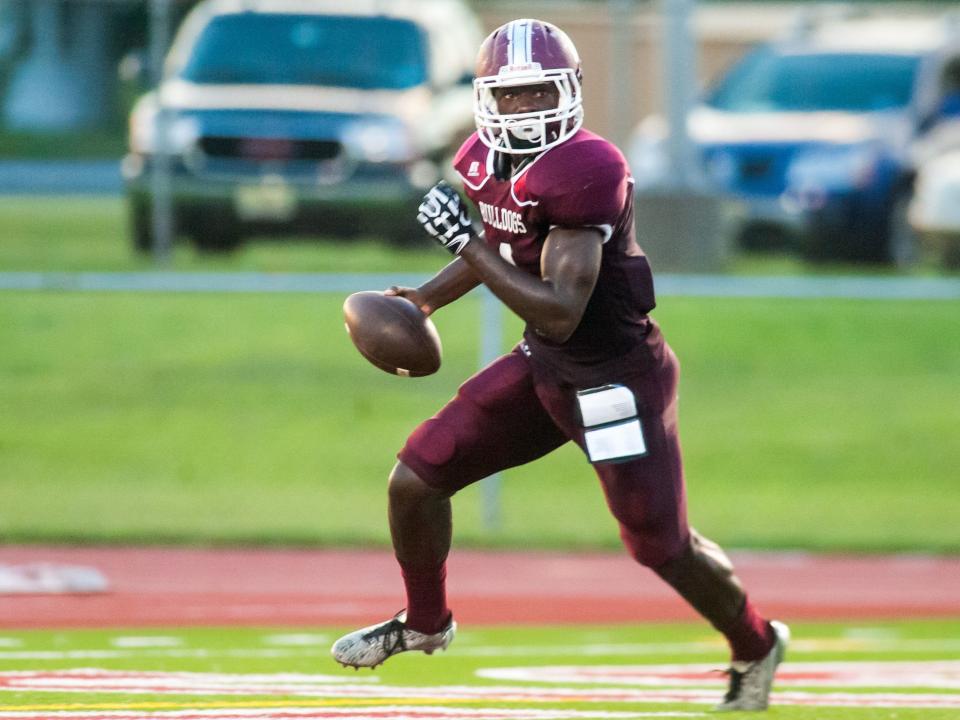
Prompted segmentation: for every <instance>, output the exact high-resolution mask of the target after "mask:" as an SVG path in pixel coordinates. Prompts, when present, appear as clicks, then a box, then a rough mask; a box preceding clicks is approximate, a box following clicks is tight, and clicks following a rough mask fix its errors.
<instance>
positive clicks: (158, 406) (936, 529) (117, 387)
mask: <svg viewBox="0 0 960 720" xmlns="http://www.w3.org/2000/svg"><path fill="white" fill-rule="evenodd" d="M341 302H342V298H340V297H338V296H327V295H283V296H276V295H242V296H229V295H164V294H97V293H86V294H83V293H28V292H22V293H5V294H4V295H3V296H2V302H0V347H3V348H4V352H3V353H2V354H0V377H2V378H3V381H2V382H0V405H2V407H3V408H4V412H3V413H2V414H0V456H2V462H0V467H2V471H0V472H2V477H0V493H2V503H0V539H2V540H4V541H7V542H9V541H24V540H30V541H47V540H50V541H112V542H119V541H127V542H128V541H148V542H163V541H186V542H238V541H239V542H284V543H309V544H314V543H321V544H338V543H344V542H347V543H378V544H385V543H386V542H387V536H386V527H385V523H384V521H383V516H384V503H385V498H384V483H385V477H386V475H387V472H388V471H389V469H390V467H391V465H392V462H393V453H394V451H395V449H396V448H397V447H399V445H400V444H401V443H402V441H403V439H404V438H405V436H406V434H407V432H408V431H409V429H410V428H411V427H412V425H413V424H414V423H415V422H416V421H418V420H419V419H421V418H424V417H427V416H429V415H430V414H431V413H432V412H434V411H435V409H436V408H438V407H439V406H440V404H442V402H444V401H445V400H446V398H447V397H448V396H449V395H450V394H451V393H452V392H453V391H454V390H455V389H456V386H457V384H458V383H459V382H460V381H461V380H462V379H463V378H464V377H466V376H467V375H468V374H469V373H470V372H471V371H472V370H473V369H474V368H476V366H477V355H478V351H477V347H476V334H475V331H474V325H475V321H476V319H477V317H478V315H479V308H478V303H476V302H475V301H473V300H467V301H464V302H463V303H462V304H459V305H457V306H454V307H452V308H450V309H448V310H445V311H443V312H441V313H440V314H438V315H437V316H436V319H437V324H438V327H439V329H440V332H441V334H442V336H443V338H444V342H445V348H446V349H445V353H446V354H445V363H444V367H443V368H442V369H441V371H440V373H438V374H437V375H436V376H433V377H429V378H423V379H417V380H407V379H401V378H396V377H392V376H389V375H386V374H384V373H381V372H379V371H377V370H375V369H373V368H372V367H370V366H369V365H367V364H366V363H365V362H363V361H362V360H361V358H360V357H359V355H357V354H356V352H355V351H354V350H353V348H352V347H351V346H350V344H349V342H348V340H347V338H346V335H345V333H344V332H343V328H342V322H341V314H340V304H341ZM957 309H958V308H957V304H956V303H945V302H942V303H938V302H909V303H903V302H880V301H876V302H866V301H845V302H835V301H825V300H776V301H773V300H769V301H751V300H733V299H727V300H720V299H692V298H669V299H667V300H665V301H664V302H663V303H662V306H661V307H660V308H659V309H658V310H657V312H656V317H657V318H658V319H659V321H660V322H661V324H662V325H663V327H664V329H665V332H666V334H667V337H668V338H670V341H671V342H672V344H673V345H674V347H675V348H676V349H677V351H678V354H679V355H680V357H681V360H682V363H683V367H684V376H683V380H682V386H681V405H682V410H681V418H682V423H683V432H684V448H685V453H686V461H687V471H688V480H689V485H690V491H691V516H692V519H693V522H694V524H696V525H697V526H698V527H700V529H701V530H703V531H704V532H706V533H708V534H711V535H714V536H716V537H718V538H722V539H723V541H724V543H725V544H726V545H728V546H740V547H805V548H811V549H813V548H821V549H859V550H891V549H923V550H935V551H956V550H957V549H958V548H960V545H958V539H957V534H956V518H957V517H960V494H958V493H957V492H956V474H955V468H956V467H958V466H960V445H958V443H956V441H955V440H956V428H957V427H958V426H960V404H958V403H957V402H956V401H955V398H957V397H960V343H958V342H957V338H956V332H955V331H951V330H950V328H954V329H955V328H956V327H957V326H956V316H957ZM507 335H508V336H509V337H510V338H511V339H516V337H518V335H519V327H518V326H517V324H516V323H510V324H509V329H508V332H507ZM505 346H507V345H506V344H505ZM530 507H539V508H541V512H538V513H533V514H531V513H530V512H529V511H528V508H530ZM456 508H457V541H458V542H460V543H465V544H487V545H511V544H522V545H536V546H548V547H550V546H552V547H561V546H572V547H576V546H580V547H602V546H607V547H614V546H616V545H617V543H618V541H617V538H616V532H615V528H614V525H613V522H612V520H611V519H610V518H609V516H608V514H607V512H606V509H605V508H604V506H603V501H602V498H601V495H600V493H599V491H598V488H597V487H596V482H595V480H594V479H593V478H592V474H591V472H590V469H589V467H588V466H587V465H586V463H585V462H584V461H583V459H582V458H581V457H580V455H579V454H578V453H577V452H576V451H574V450H572V449H569V448H566V449H563V450H561V451H559V452H558V453H556V454H555V455H553V456H551V457H549V458H546V459H544V460H542V461H540V462H538V463H535V464H533V465H530V466H527V467H524V468H521V469H518V470H516V471H511V472H509V473H507V474H506V476H505V479H504V482H503V492H502V524H501V527H500V528H499V529H498V530H496V531H493V532H487V531H485V530H484V528H483V526H482V523H481V503H480V492H479V491H478V490H477V489H475V488H474V489H469V490H467V491H465V493H464V494H463V495H462V496H461V497H459V498H458V499H457V502H456ZM745 515H749V522H744V516H745Z"/></svg>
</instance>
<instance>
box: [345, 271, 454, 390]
mask: <svg viewBox="0 0 960 720" xmlns="http://www.w3.org/2000/svg"><path fill="white" fill-rule="evenodd" d="M343 318H344V323H345V324H346V326H347V333H348V334H349V335H350V339H351V340H352V341H353V344H354V346H356V348H357V350H359V351H360V354H361V355H363V357H365V358H366V359H367V360H369V361H370V362H371V363H372V364H373V365H375V366H376V367H378V368H380V369H381V370H384V371H386V372H388V373H392V374H394V375H401V376H403V377H423V376H424V375H431V374H433V373H435V372H436V371H437V370H438V369H439V368H440V359H441V356H442V347H441V345H440V335H439V334H438V333H437V328H436V326H435V325H434V324H433V321H432V320H430V318H428V317H427V316H426V315H424V314H423V311H422V310H420V308H418V307H417V306H416V305H415V304H414V303H412V302H411V301H410V300H407V299H406V298H404V297H400V296H399V295H384V294H383V293H382V292H377V291H375V290H364V291H363V292H357V293H353V294H352V295H350V296H349V297H348V298H347V299H346V301H345V302H344V303H343Z"/></svg>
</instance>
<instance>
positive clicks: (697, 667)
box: [0, 621, 960, 720]
mask: <svg viewBox="0 0 960 720" xmlns="http://www.w3.org/2000/svg"><path fill="white" fill-rule="evenodd" d="M341 630H342V628H341V629H336V628H316V629H304V628H297V629H286V630H285V629H278V628H270V629H194V630H167V629H163V630H158V629H146V630H145V629H140V630H113V631H50V632H40V631H32V632H4V633H3V634H2V636H0V712H2V716H3V717H20V718H51V717H91V718H92V717H98V718H109V717H111V716H116V717H123V718H146V717H149V718H154V719H155V720H161V719H162V718H166V717H171V718H183V717H189V718H202V717H219V718H223V717H228V718H232V717H256V718H274V717H285V718H293V717H301V718H330V717H352V718H358V717H371V718H379V717H384V718H389V717H392V718H408V717H409V718H413V717H418V718H434V717H435V718H448V717H460V718H463V717H467V718H489V719H490V720H496V719H498V718H505V719H509V718H540V719H545V718H557V719H558V720H559V719H562V718H603V717H607V718H610V717H615V718H624V719H626V718H641V717H650V716H655V717H706V716H707V711H708V710H709V708H710V707H711V705H712V704H713V703H714V702H715V701H716V700H717V699H718V698H719V697H720V696H721V695H722V693H723V684H724V677H723V676H722V675H720V674H719V673H716V672H712V670H714V669H717V670H719V669H722V668H723V667H724V663H725V660H726V657H725V650H724V648H723V647H722V646H721V644H720V642H719V641H718V640H717V638H716V637H715V636H714V635H713V634H712V633H710V632H709V630H707V629H705V628H703V627H700V626H697V625H689V624H682V625H648V626H639V627H619V626H617V627H611V626H584V627H562V628H561V627H530V628H516V627H510V628H494V627H487V628H483V627H478V628H462V630H461V632H460V633H459V634H458V636H457V639H456V641H455V642H454V644H453V645H452V646H451V648H450V649H449V650H448V651H447V652H446V653H444V654H442V655H435V656H433V657H425V656H423V655H421V654H419V653H417V654H410V655H402V656H399V657H396V658H394V659H392V660H391V661H390V662H389V663H387V664H386V665H385V666H383V667H381V668H378V669H377V670H376V671H374V672H372V673H371V672H367V671H364V672H362V673H354V672H352V671H346V670H343V669H341V668H340V666H339V665H337V664H336V663H334V662H333V660H332V659H330V657H329V655H328V647H329V645H330V643H331V641H332V640H333V639H334V638H335V637H337V635H338V633H339V632H340V631H341ZM793 631H794V642H793V644H792V645H791V648H790V651H789V654H788V657H787V662H786V663H785V664H784V665H783V666H782V667H781V672H780V675H779V681H778V684H777V686H776V689H775V693H774V703H775V705H774V707H773V708H772V709H771V711H770V714H769V717H771V718H782V719H784V720H812V719H814V718H816V719H817V720H821V719H823V718H830V719H831V720H854V719H856V720H859V719H861V718H862V719H863V720H886V719H889V720H893V719H896V720H948V719H952V718H956V717H957V716H958V713H960V643H958V641H957V638H958V637H960V622H942V621H913V622H879V623H874V622H871V623H868V624H859V625H855V624H816V625H814V624H802V625H801V624H797V625H794V627H793ZM664 666H666V667H664ZM61 713H64V714H62V715H61ZM733 717H737V716H736V715H734V716H733ZM744 717H748V715H744Z"/></svg>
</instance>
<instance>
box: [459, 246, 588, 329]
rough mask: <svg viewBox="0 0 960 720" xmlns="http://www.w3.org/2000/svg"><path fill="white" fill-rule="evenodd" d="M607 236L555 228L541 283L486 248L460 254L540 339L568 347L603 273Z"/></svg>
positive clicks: (545, 249) (542, 261)
mask: <svg viewBox="0 0 960 720" xmlns="http://www.w3.org/2000/svg"><path fill="white" fill-rule="evenodd" d="M602 250H603V236H602V235H601V233H600V231H599V230H596V229H593V228H554V229H553V230H551V231H550V234H549V235H547V239H546V241H545V242H544V245H543V252H542V254H541V257H540V274H541V277H540V278H536V277H534V276H533V275H530V274H529V273H527V272H524V271H523V270H520V269H519V268H517V267H515V266H513V265H511V264H509V263H508V262H506V261H504V260H503V258H501V257H500V256H499V255H498V254H497V253H495V252H493V251H492V250H491V249H490V248H488V247H487V246H486V245H485V244H484V243H482V242H479V241H477V240H471V241H470V242H468V243H467V244H466V245H465V246H464V248H463V249H462V250H461V252H460V258H462V259H463V260H466V262H467V263H468V264H469V265H470V267H471V268H472V270H473V271H474V273H475V274H476V276H477V277H478V278H480V280H481V281H482V282H483V284H484V285H486V286H487V287H488V288H490V291H491V292H492V293H493V294H494V295H496V296H497V297H498V298H500V300H502V301H503V303H504V304H505V305H506V306H507V307H509V308H510V309H511V310H513V312H515V313H516V314H517V315H519V316H520V317H521V318H523V319H524V320H525V321H526V322H527V323H528V324H529V325H530V327H532V328H533V329H534V330H535V331H536V332H537V333H538V334H539V335H542V336H543V337H545V338H547V339H548V340H551V341H553V342H558V343H561V342H564V341H565V340H567V338H569V337H570V336H571V335H572V334H573V331H574V330H576V329H577V326H578V325H579V324H580V320H581V319H582V318H583V312H584V310H585V309H586V307H587V302H588V301H589V300H590V296H591V295H592V294H593V288H594V286H595V285H596V283H597V276H598V275H599V273H600V258H601V254H602Z"/></svg>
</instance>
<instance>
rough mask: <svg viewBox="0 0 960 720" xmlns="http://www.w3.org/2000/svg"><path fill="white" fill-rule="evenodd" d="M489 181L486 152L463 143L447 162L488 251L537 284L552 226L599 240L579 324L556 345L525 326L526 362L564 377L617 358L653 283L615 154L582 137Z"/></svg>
mask: <svg viewBox="0 0 960 720" xmlns="http://www.w3.org/2000/svg"><path fill="white" fill-rule="evenodd" d="M528 163H529V164H527V165H525V166H523V167H522V168H521V169H519V170H517V171H515V172H514V174H513V177H512V178H510V179H509V180H503V181H501V180H497V178H496V177H495V176H494V171H493V151H492V150H490V149H489V148H487V147H486V146H485V145H484V144H483V143H481V142H480V140H479V139H478V138H477V136H476V134H473V135H471V136H470V138H468V139H467V141H466V142H465V143H464V144H463V146H462V147H461V148H460V151H459V152H458V153H457V156H456V158H455V160H454V168H455V169H456V171H457V173H458V174H459V175H460V178H461V179H462V181H463V184H464V189H465V191H466V194H467V196H468V197H469V198H470V199H471V200H472V201H473V202H474V203H475V204H476V206H477V209H478V210H479V214H480V217H481V219H482V220H483V227H484V236H485V239H486V242H487V244H488V245H489V246H490V247H492V248H493V249H494V250H497V251H499V253H500V255H501V256H503V257H504V258H505V259H507V260H508V261H510V262H512V263H513V264H514V265H516V266H517V267H519V268H522V269H523V270H526V271H527V272H529V273H530V274H532V275H535V276H537V277H540V254H541V251H542V249H543V243H544V241H545V240H546V238H547V234H548V233H549V232H550V230H551V229H552V228H554V227H570V228H575V227H595V228H597V229H599V230H600V232H602V233H603V237H604V245H603V256H602V262H601V266H600V275H599V277H598V278H597V284H596V287H595V289H594V291H593V295H592V296H591V298H590V301H589V303H588V304H587V308H586V310H585V311H584V314H583V319H582V320H581V322H580V325H579V326H578V327H577V329H576V330H575V331H574V333H573V335H572V336H571V337H570V338H569V339H568V340H567V341H566V342H564V343H554V342H551V341H549V340H547V339H545V338H543V337H541V336H540V335H538V334H537V333H536V332H535V331H534V330H533V329H532V328H530V327H529V326H528V327H527V328H526V330H525V332H524V337H525V339H526V341H527V344H528V345H529V347H530V351H531V357H532V358H533V359H534V360H536V361H538V364H543V365H546V366H547V367H549V368H553V369H554V370H556V371H558V372H559V374H560V375H562V376H565V377H571V378H572V377H583V376H584V372H583V371H584V370H586V369H587V368H588V367H595V366H604V365H607V364H608V362H609V361H611V360H614V361H615V360H616V359H617V358H621V357H623V356H624V355H625V354H626V353H627V352H628V351H629V350H630V349H631V348H633V347H634V346H635V345H636V344H637V343H638V342H639V341H640V340H642V339H643V338H644V337H645V336H646V334H647V332H648V329H649V320H648V318H647V313H649V312H650V311H651V310H652V309H653V307H654V305H655V300H654V292H653V276H652V273H651V271H650V266H649V264H648V262H647V258H646V256H645V255H644V254H643V252H642V250H641V249H640V247H639V246H638V245H637V242H636V237H635V232H634V223H633V178H632V177H631V176H630V171H629V169H628V167H627V162H626V160H625V159H624V157H623V155H622V153H621V152H620V151H619V150H618V149H617V148H616V147H615V146H614V145H612V144H611V143H609V142H607V141H606V140H604V139H603V138H601V137H599V136H598V135H595V134H593V133H591V132H589V131H587V130H580V131H579V132H578V133H577V134H576V135H574V136H573V137H572V138H571V139H570V140H568V141H567V142H564V143H562V144H560V145H557V146H556V147H554V148H551V149H549V150H547V151H545V152H543V153H541V154H540V155H537V156H536V157H535V158H534V159H533V160H532V161H528Z"/></svg>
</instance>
